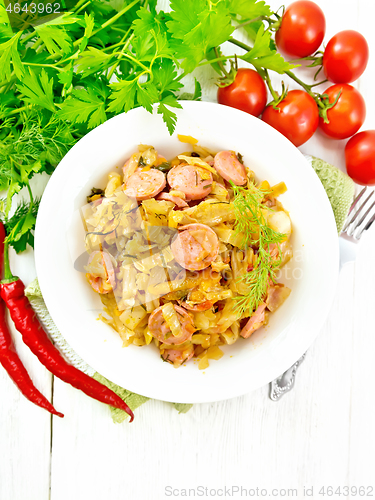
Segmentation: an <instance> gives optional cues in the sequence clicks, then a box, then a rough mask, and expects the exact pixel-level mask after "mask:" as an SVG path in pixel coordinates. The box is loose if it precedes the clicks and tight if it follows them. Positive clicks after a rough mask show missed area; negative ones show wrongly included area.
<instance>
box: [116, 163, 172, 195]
mask: <svg viewBox="0 0 375 500" xmlns="http://www.w3.org/2000/svg"><path fill="white" fill-rule="evenodd" d="M165 186H166V180H165V175H164V174H163V172H160V170H156V169H155V168H152V169H151V170H147V171H146V172H135V173H134V174H133V175H131V176H130V177H129V179H128V181H127V182H126V184H125V190H124V192H125V194H127V195H128V196H131V197H132V198H136V199H137V200H140V201H142V200H148V199H150V198H153V197H154V196H156V195H157V194H159V193H160V191H163V189H164V188H165Z"/></svg>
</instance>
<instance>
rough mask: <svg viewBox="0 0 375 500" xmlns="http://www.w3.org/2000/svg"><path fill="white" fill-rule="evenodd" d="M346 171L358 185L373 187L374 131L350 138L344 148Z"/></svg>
mask: <svg viewBox="0 0 375 500" xmlns="http://www.w3.org/2000/svg"><path fill="white" fill-rule="evenodd" d="M345 160H346V170H347V171H348V174H349V175H350V177H351V178H352V179H353V180H354V181H355V182H358V184H368V185H370V186H374V185H375V130H366V131H365V132H360V133H359V134H356V135H355V136H354V137H352V138H351V139H350V140H349V141H348V143H347V144H346V147H345Z"/></svg>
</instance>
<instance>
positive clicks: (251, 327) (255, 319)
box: [240, 302, 266, 339]
mask: <svg viewBox="0 0 375 500" xmlns="http://www.w3.org/2000/svg"><path fill="white" fill-rule="evenodd" d="M265 308H266V304H265V303H264V302H262V304H260V306H258V309H257V310H256V311H255V312H254V313H253V315H252V316H251V318H250V319H249V321H248V322H247V323H246V325H245V326H244V327H243V328H242V330H241V333H240V335H241V337H243V338H244V339H248V338H249V337H250V335H251V334H252V333H254V332H255V330H258V328H260V327H261V326H262V325H263V323H264V310H265Z"/></svg>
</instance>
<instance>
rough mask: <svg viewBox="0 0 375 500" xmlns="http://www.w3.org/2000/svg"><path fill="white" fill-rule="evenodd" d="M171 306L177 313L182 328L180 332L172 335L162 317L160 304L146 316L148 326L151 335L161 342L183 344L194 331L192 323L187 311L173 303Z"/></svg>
mask: <svg viewBox="0 0 375 500" xmlns="http://www.w3.org/2000/svg"><path fill="white" fill-rule="evenodd" d="M173 307H174V309H175V311H176V313H177V316H178V319H179V321H180V323H181V329H182V331H181V334H180V335H177V336H176V337H175V336H174V335H172V332H171V330H170V328H169V326H168V324H167V323H166V321H165V319H164V317H163V312H162V306H160V307H158V308H157V309H155V310H154V311H152V313H151V314H150V317H149V318H148V328H149V330H150V333H151V335H152V336H153V337H155V338H156V339H158V340H159V341H160V342H163V344H170V345H177V344H183V343H184V342H186V341H187V340H189V339H190V338H191V336H192V335H193V333H194V332H195V328H194V323H193V320H192V319H191V317H190V315H189V313H188V312H187V311H185V309H183V308H182V307H180V306H176V305H173Z"/></svg>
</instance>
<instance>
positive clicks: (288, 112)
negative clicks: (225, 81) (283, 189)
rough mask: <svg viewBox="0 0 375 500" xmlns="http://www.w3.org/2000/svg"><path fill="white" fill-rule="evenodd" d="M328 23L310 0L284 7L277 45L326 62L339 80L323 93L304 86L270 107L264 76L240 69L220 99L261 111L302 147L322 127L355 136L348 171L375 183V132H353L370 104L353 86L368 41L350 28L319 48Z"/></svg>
mask: <svg viewBox="0 0 375 500" xmlns="http://www.w3.org/2000/svg"><path fill="white" fill-rule="evenodd" d="M325 28H326V21H325V17H324V13H323V11H322V10H321V8H320V7H319V6H318V5H316V4H315V3H314V2H311V1H309V0H298V1H296V2H293V3H292V4H290V5H289V6H288V8H287V9H286V10H285V12H284V14H283V16H282V18H281V19H280V22H279V25H278V27H277V31H276V35H275V42H276V45H277V48H278V50H279V51H280V52H281V53H283V54H284V55H286V56H290V57H292V58H296V57H297V58H307V59H308V60H313V61H315V62H316V64H315V65H321V68H322V69H323V71H324V74H325V76H326V78H327V80H329V81H330V82H332V83H333V84H334V85H331V86H330V87H328V88H327V89H326V90H325V91H324V93H323V94H322V95H318V94H314V93H313V92H312V90H311V89H312V87H311V86H308V85H305V86H304V90H291V91H289V92H287V93H286V94H284V95H283V96H281V97H280V98H279V99H273V100H272V102H271V103H269V104H268V106H266V104H267V87H266V85H265V83H264V80H263V78H262V76H264V75H262V72H260V73H258V72H257V71H254V70H252V69H244V68H241V69H239V70H238V72H237V75H236V77H235V79H234V81H233V83H231V84H230V85H229V86H227V87H221V88H219V90H218V102H219V103H221V104H225V105H227V106H232V107H235V108H237V109H241V110H243V111H246V112H247V113H250V114H252V115H254V116H260V115H261V114H262V120H263V121H265V122H266V123H268V124H269V125H271V126H272V127H274V128H275V129H277V130H278V131H279V132H280V133H282V134H283V135H284V136H285V137H287V138H288V139H289V140H290V141H291V142H292V143H293V144H294V145H295V146H297V147H298V146H301V145H302V144H304V143H305V142H306V141H308V140H309V139H310V138H311V137H312V136H313V134H314V133H315V131H316V130H317V128H318V127H319V129H320V130H321V132H323V133H324V134H325V135H326V136H328V137H330V138H332V139H348V138H349V137H352V136H354V137H352V138H351V139H350V141H349V142H348V143H347V145H346V149H345V155H346V165H347V171H348V174H349V175H350V176H351V177H352V178H353V179H354V180H355V181H356V182H358V183H360V184H371V185H375V131H373V130H372V131H367V132H361V133H359V134H357V135H354V134H356V133H357V132H358V130H359V129H360V128H361V126H362V124H363V123H364V120H365V117H366V106H365V102H364V99H363V97H362V96H361V94H360V93H359V92H358V90H356V89H355V88H354V87H353V86H351V85H349V83H352V82H354V81H355V80H357V79H358V78H359V77H360V76H361V75H362V73H363V72H364V70H365V69H366V66H367V63H368V59H369V49H368V45H367V42H366V40H365V38H364V37H363V36H362V35H361V34H360V33H358V32H357V31H353V30H345V31H341V32H339V33H337V34H336V35H335V36H333V37H332V38H331V40H330V41H329V42H328V44H327V46H326V48H325V49H324V52H317V51H318V49H319V48H320V46H321V44H322V41H323V38H324V35H325ZM261 75H262V76H261ZM269 83H270V82H269V81H268V84H269ZM302 83H303V82H302ZM270 89H271V92H272V88H271V87H270ZM272 95H273V96H275V92H272Z"/></svg>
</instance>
